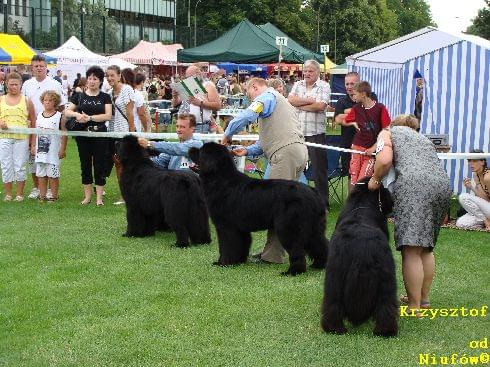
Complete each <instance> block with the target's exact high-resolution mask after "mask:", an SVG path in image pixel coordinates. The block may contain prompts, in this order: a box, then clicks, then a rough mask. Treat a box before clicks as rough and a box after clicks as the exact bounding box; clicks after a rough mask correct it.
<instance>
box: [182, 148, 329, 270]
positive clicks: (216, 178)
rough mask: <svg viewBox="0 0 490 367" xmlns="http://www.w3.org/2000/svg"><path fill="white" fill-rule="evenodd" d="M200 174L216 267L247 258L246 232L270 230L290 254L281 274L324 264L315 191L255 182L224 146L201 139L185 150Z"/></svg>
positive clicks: (282, 183)
mask: <svg viewBox="0 0 490 367" xmlns="http://www.w3.org/2000/svg"><path fill="white" fill-rule="evenodd" d="M189 156H190V157H191V159H192V160H193V161H194V162H195V163H197V164H198V166H199V175H200V176H201V181H202V184H203V188H204V196H205V197H206V201H207V204H208V208H209V213H210V215H211V219H212V220H213V222H214V225H215V226H216V231H217V233H218V240H219V255H220V256H219V260H218V261H217V262H216V263H215V264H216V265H232V264H240V263H245V262H246V261H247V257H248V253H249V251H250V245H251V242H252V237H251V234H250V233H251V232H255V231H260V230H265V229H274V230H275V232H276V234H277V236H278V238H279V240H280V241H281V244H282V245H283V247H284V249H285V250H286V251H287V253H288V254H289V261H290V265H289V269H288V270H287V271H286V272H284V273H283V274H285V275H289V274H290V275H296V274H300V273H303V272H305V271H306V259H305V255H309V257H311V258H312V259H313V263H312V267H314V268H323V267H324V266H325V262H326V259H327V239H326V238H325V223H326V213H325V205H324V204H323V202H322V199H321V197H320V195H319V194H318V193H317V192H316V190H314V189H312V188H310V187H308V186H306V185H304V184H301V183H299V182H295V181H290V180H258V179H253V178H250V177H248V176H247V175H245V174H243V173H241V172H239V171H238V170H237V169H236V166H235V164H234V162H233V159H232V157H231V154H230V152H229V151H228V149H227V148H226V147H225V146H222V145H219V144H216V143H206V144H204V146H203V147H202V148H201V149H195V148H194V149H191V150H189Z"/></svg>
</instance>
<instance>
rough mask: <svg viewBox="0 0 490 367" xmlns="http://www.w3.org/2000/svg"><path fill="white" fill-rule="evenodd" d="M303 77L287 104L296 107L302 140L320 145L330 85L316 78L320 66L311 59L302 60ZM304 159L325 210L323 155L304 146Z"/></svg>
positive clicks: (326, 198) (322, 140)
mask: <svg viewBox="0 0 490 367" xmlns="http://www.w3.org/2000/svg"><path fill="white" fill-rule="evenodd" d="M303 76H304V80H300V81H298V82H296V83H294V86H293V88H292V89H291V92H290V93H289V95H288V101H289V103H291V104H292V105H293V106H294V107H296V111H297V112H298V118H299V121H300V122H301V124H302V127H303V136H304V137H305V141H306V142H310V143H316V144H322V145H324V144H325V142H326V135H325V127H326V125H325V118H326V116H325V108H326V107H327V104H328V102H329V99H330V86H329V85H328V83H327V82H325V81H324V80H321V79H320V64H319V63H318V62H317V61H315V60H307V61H305V64H304V68H303ZM308 156H309V158H310V162H311V165H312V167H313V178H314V180H315V188H316V189H317V190H318V192H319V193H320V195H321V196H322V198H323V199H324V201H325V204H326V206H327V208H328V207H329V202H328V178H327V172H328V171H327V154H326V152H325V150H323V149H320V148H311V147H308Z"/></svg>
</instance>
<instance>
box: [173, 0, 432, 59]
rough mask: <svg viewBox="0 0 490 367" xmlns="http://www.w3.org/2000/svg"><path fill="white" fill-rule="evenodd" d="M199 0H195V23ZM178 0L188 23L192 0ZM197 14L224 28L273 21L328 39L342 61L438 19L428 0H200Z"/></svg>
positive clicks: (303, 39)
mask: <svg viewBox="0 0 490 367" xmlns="http://www.w3.org/2000/svg"><path fill="white" fill-rule="evenodd" d="M196 2H197V0H191V18H192V23H191V27H192V26H193V24H194V23H193V21H194V10H195V9H196V8H195V4H196ZM180 3H181V4H180V10H179V11H178V19H180V24H187V9H188V8H187V6H188V2H187V1H185V2H182V1H181V2H180ZM196 15H197V19H196V20H197V26H198V29H199V28H210V29H216V30H218V31H220V33H222V32H224V31H226V30H228V29H230V28H232V27H233V26H235V25H236V24H237V23H238V22H240V21H241V20H243V19H244V18H248V19H249V20H250V21H251V22H252V23H254V24H264V23H267V22H271V23H273V24H274V25H275V26H277V27H278V28H279V29H281V30H282V31H283V32H285V33H287V34H288V35H289V36H290V37H292V38H293V39H295V40H296V41H298V42H300V43H301V44H303V45H304V46H305V47H308V48H310V49H312V50H316V51H318V48H319V45H320V44H325V43H328V44H329V45H330V50H331V52H330V54H329V57H330V58H331V59H334V51H335V49H336V51H337V53H336V54H337V55H336V56H337V57H336V60H337V62H338V63H341V62H343V59H344V58H345V57H346V56H348V55H350V54H352V53H356V52H359V51H362V50H365V49H367V48H370V47H374V46H376V45H379V44H380V43H383V42H387V41H389V40H392V39H394V38H396V37H399V36H402V35H405V34H407V33H410V32H413V31H415V30H417V29H420V28H422V27H425V26H428V25H434V22H433V21H432V17H431V14H430V9H429V6H428V5H427V3H426V2H425V0H236V1H232V2H231V1H228V0H215V1H208V2H199V4H198V6H197V12H196ZM335 35H336V37H335ZM335 41H336V42H335ZM335 43H336V47H335Z"/></svg>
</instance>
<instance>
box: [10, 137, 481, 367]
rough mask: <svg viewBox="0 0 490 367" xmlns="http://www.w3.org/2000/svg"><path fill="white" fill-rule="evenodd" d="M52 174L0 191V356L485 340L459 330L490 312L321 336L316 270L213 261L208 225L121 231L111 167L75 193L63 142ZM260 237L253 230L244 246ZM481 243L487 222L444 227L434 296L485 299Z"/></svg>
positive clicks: (302, 356)
mask: <svg viewBox="0 0 490 367" xmlns="http://www.w3.org/2000/svg"><path fill="white" fill-rule="evenodd" d="M62 175H63V176H62V178H61V190H60V195H61V199H60V201H59V202H58V203H55V204H48V203H44V204H40V203H38V202H36V201H26V202H23V203H14V202H12V203H3V202H0V366H278V367H286V366H291V367H293V366H294V367H297V366H391V365H393V366H417V365H419V364H418V361H419V360H418V358H419V357H418V355H419V353H429V354H430V355H431V356H432V355H434V356H447V355H451V354H452V353H460V354H463V353H466V355H467V356H469V355H479V354H480V353H481V352H485V350H480V349H471V348H470V347H469V343H470V341H473V340H481V339H483V338H485V337H488V336H489V335H488V331H489V330H490V328H489V322H488V317H451V318H450V317H445V318H442V317H440V318H435V319H434V320H428V319H413V318H402V319H400V333H399V336H398V337H397V338H393V339H389V340H386V339H382V338H378V337H374V336H373V335H372V332H371V329H372V324H369V325H363V326H361V327H359V328H355V329H354V328H352V327H349V333H348V334H347V335H345V336H335V335H326V334H324V333H323V332H322V331H321V328H320V304H321V301H322V291H323V278H324V273H323V272H319V271H308V272H307V273H306V274H303V275H301V276H298V277H289V278H287V277H282V276H280V274H279V273H280V272H281V271H283V270H285V269H286V265H273V266H272V265H270V266H265V265H253V264H245V265H242V266H236V267H231V268H219V267H214V266H212V265H211V263H212V262H213V261H215V260H216V259H217V256H218V253H217V242H216V236H215V234H214V233H213V243H212V244H211V245H210V246H201V247H193V248H189V249H178V248H174V247H173V246H172V244H173V243H174V241H175V237H174V235H173V234H158V235H157V236H155V237H153V238H145V239H128V238H123V237H121V234H122V233H123V232H124V231H125V224H126V221H125V208H124V207H116V206H113V205H112V202H113V201H115V200H116V199H117V198H118V189H117V186H116V183H115V179H114V177H111V179H110V180H109V183H108V185H107V188H106V191H107V197H106V206H104V207H96V206H95V205H94V204H91V205H89V206H88V207H82V206H80V205H79V202H80V200H81V199H82V190H81V185H80V171H79V167H78V156H77V153H76V149H75V144H74V141H70V142H69V149H68V157H67V159H65V160H64V162H63V165H62ZM28 188H29V189H30V184H29V185H28ZM2 191H3V190H2ZM2 196H3V194H2ZM339 207H340V206H339V205H338V204H335V203H332V211H331V213H330V214H329V218H328V220H329V221H328V237H330V236H331V234H332V230H333V227H334V225H335V220H336V217H337V215H338V212H339ZM264 240H265V233H256V234H255V235H254V241H253V250H254V251H258V250H260V249H261V247H262V244H263V243H264ZM489 246H490V236H489V235H488V233H477V232H464V231H457V230H449V229H443V230H442V233H441V236H440V240H439V243H438V245H437V247H436V251H435V253H436V260H437V275H436V279H435V282H434V286H433V292H432V299H431V302H432V305H433V307H440V308H443V307H461V306H464V307H467V308H473V307H475V308H481V307H482V306H483V305H490V302H489V286H488V285H489V276H488V258H489V253H490V251H489ZM394 257H395V260H396V263H397V279H398V288H399V292H398V293H402V291H403V288H402V282H401V272H400V255H399V253H398V252H396V251H394ZM486 352H488V350H486Z"/></svg>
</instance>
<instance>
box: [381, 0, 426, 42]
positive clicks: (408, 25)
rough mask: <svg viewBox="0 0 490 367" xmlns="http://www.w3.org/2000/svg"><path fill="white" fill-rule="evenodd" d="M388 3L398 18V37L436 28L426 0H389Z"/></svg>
mask: <svg viewBox="0 0 490 367" xmlns="http://www.w3.org/2000/svg"><path fill="white" fill-rule="evenodd" d="M386 3H387V5H388V8H389V9H391V10H392V11H393V12H394V13H395V14H396V16H397V33H398V36H404V35H406V34H409V33H412V32H415V31H416V30H418V29H421V28H424V27H427V26H436V24H435V23H434V21H433V20H432V15H431V13H430V8H429V5H428V4H427V3H426V2H425V0H387V1H386Z"/></svg>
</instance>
